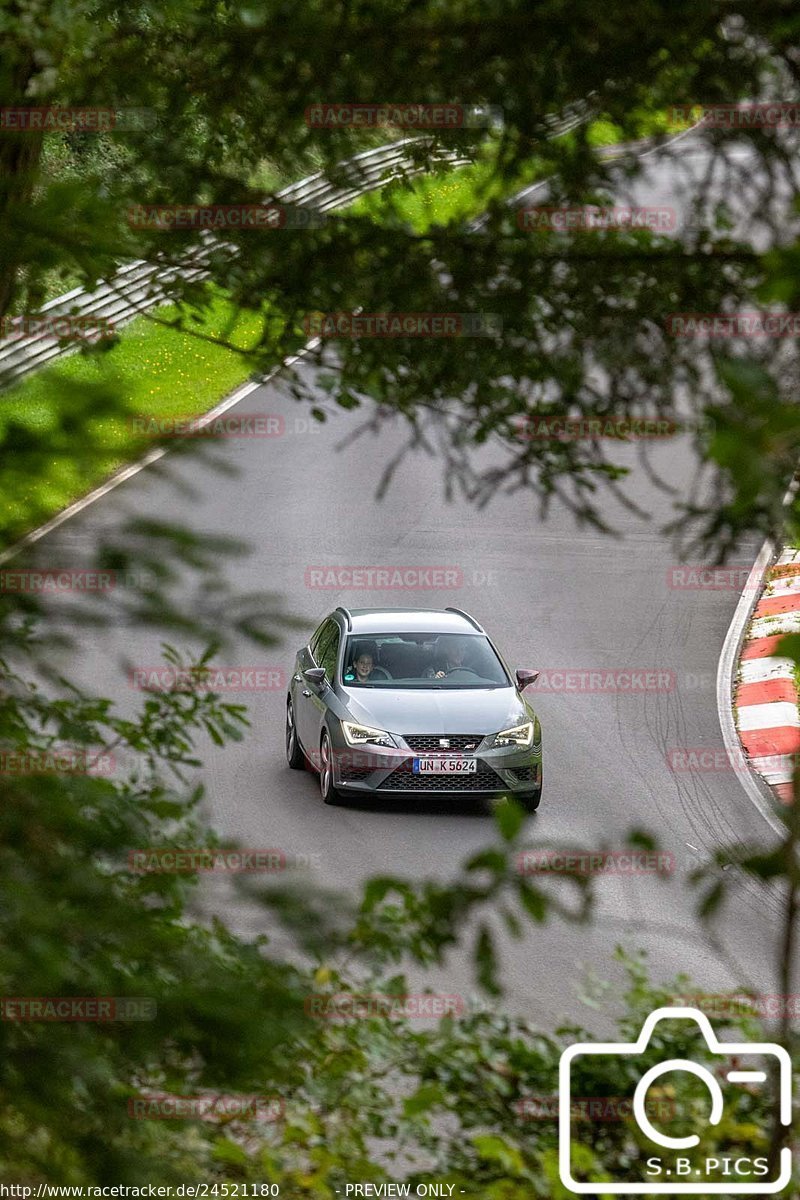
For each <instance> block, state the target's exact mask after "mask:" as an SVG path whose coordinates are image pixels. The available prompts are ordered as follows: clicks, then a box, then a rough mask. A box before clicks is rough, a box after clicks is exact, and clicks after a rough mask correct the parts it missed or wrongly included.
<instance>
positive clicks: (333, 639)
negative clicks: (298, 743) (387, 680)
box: [307, 621, 341, 751]
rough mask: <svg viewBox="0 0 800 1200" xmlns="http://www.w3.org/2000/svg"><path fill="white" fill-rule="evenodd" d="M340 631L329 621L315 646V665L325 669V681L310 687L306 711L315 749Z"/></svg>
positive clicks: (310, 735)
mask: <svg viewBox="0 0 800 1200" xmlns="http://www.w3.org/2000/svg"><path fill="white" fill-rule="evenodd" d="M340 639H341V633H340V630H339V626H338V624H337V622H336V621H331V622H330V625H329V627H326V629H325V630H324V632H323V634H322V637H321V638H320V640H319V645H318V646H317V653H316V659H317V666H319V667H324V669H325V682H324V684H323V685H322V687H320V688H310V689H309V690H310V691H311V695H310V696H309V697H308V700H307V703H308V706H309V707H308V711H309V714H310V730H309V737H310V739H311V741H310V743H309V745H310V747H313V749H314V750H315V751H318V750H319V740H320V735H321V733H322V726H323V724H324V721H325V714H326V713H327V711H328V704H329V703H330V701H331V699H332V698H333V691H332V688H333V682H334V679H335V676H336V663H337V660H338V658H339V642H340Z"/></svg>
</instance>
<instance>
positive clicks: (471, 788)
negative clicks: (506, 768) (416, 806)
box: [378, 761, 506, 792]
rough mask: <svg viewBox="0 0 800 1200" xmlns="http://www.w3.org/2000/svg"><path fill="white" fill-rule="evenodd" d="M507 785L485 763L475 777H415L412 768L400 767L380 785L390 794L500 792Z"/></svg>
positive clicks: (480, 765) (381, 788)
mask: <svg viewBox="0 0 800 1200" xmlns="http://www.w3.org/2000/svg"><path fill="white" fill-rule="evenodd" d="M505 788H506V785H505V784H504V783H503V781H502V779H501V778H500V776H499V775H498V774H497V772H496V771H493V770H492V768H491V767H487V766H486V764H485V763H482V762H480V761H479V762H478V769H477V771H476V772H475V774H474V775H415V774H414V772H413V771H412V770H411V769H410V766H405V767H398V768H397V769H396V770H394V771H392V773H391V775H389V776H387V778H386V779H384V781H383V783H381V784H379V785H378V790H379V791H381V790H383V789H385V790H386V791H390V792H499V791H503V790H505Z"/></svg>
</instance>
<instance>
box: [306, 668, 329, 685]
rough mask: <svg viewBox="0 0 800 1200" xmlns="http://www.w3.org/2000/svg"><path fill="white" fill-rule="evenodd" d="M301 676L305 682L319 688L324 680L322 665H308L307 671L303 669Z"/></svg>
mask: <svg viewBox="0 0 800 1200" xmlns="http://www.w3.org/2000/svg"><path fill="white" fill-rule="evenodd" d="M303 678H304V679H305V681H306V683H310V684H311V685H312V686H313V687H315V688H321V687H322V685H323V683H324V682H325V668H324V667H309V668H308V670H307V671H303Z"/></svg>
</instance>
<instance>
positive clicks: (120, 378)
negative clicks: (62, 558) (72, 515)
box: [0, 295, 264, 543]
mask: <svg viewBox="0 0 800 1200" xmlns="http://www.w3.org/2000/svg"><path fill="white" fill-rule="evenodd" d="M156 315H158V316H159V317H160V318H165V319H174V318H175V316H176V315H177V311H176V310H175V309H174V308H171V307H164V308H160V309H158V310H157V311H156ZM263 320H264V318H263V315H258V314H256V313H253V312H240V313H238V314H236V313H234V312H233V310H232V306H231V304H230V302H229V301H227V300H226V299H225V298H224V297H223V296H222V295H219V296H218V297H217V298H216V299H215V300H214V301H213V303H212V305H211V306H210V308H209V310H208V311H207V312H206V313H205V314H204V317H203V319H202V321H201V322H199V323H198V324H197V326H196V328H197V330H198V331H199V332H202V333H205V334H208V335H211V336H213V337H224V338H225V339H226V340H227V341H229V342H231V343H233V344H234V345H235V346H238V347H240V348H242V349H244V350H246V349H248V348H250V347H252V346H253V345H254V344H255V343H256V342H257V341H258V338H259V335H260V332H261V329H262V327H263ZM252 369H253V368H252V360H249V359H247V358H245V357H243V356H242V355H240V354H238V353H237V352H236V350H233V349H228V348H227V347H224V346H220V345H215V344H213V343H211V342H206V341H202V340H200V339H198V338H196V337H193V336H192V335H191V334H188V333H182V332H180V331H177V330H175V329H170V328H167V327H165V326H162V325H159V324H156V323H154V322H153V321H151V320H148V318H147V317H139V318H137V319H136V320H135V321H133V322H132V323H131V324H130V325H129V326H127V327H126V328H125V330H124V333H123V335H122V337H121V338H120V340H119V341H118V342H117V343H116V344H115V345H114V346H113V347H112V348H111V349H110V350H108V351H107V352H105V353H98V354H89V355H83V354H75V355H72V356H70V357H69V358H66V359H63V360H61V361H60V362H59V363H58V365H57V366H53V367H48V368H45V369H44V370H42V371H40V372H38V373H37V374H35V375H33V376H31V377H30V378H29V379H27V380H25V381H23V382H22V383H20V384H19V385H18V386H16V387H14V388H12V389H10V390H9V391H7V392H5V393H4V394H3V402H2V405H0V439H2V440H3V441H4V442H5V443H6V445H7V447H8V448H9V449H11V450H12V453H11V454H9V455H8V456H7V459H6V465H5V469H4V478H3V484H2V491H0V496H2V501H3V503H2V510H1V515H0V541H2V542H4V543H7V542H8V541H9V540H13V539H14V538H17V537H19V536H21V535H22V534H23V533H24V532H26V531H27V530H29V529H31V528H33V527H35V526H36V525H38V524H40V523H41V522H42V521H45V520H47V519H48V518H49V517H51V516H52V515H53V514H54V513H56V512H58V511H60V510H61V509H62V508H64V507H66V506H67V505H68V504H70V503H71V502H72V501H73V500H75V499H77V498H78V497H79V496H81V495H83V494H84V493H86V492H87V491H89V490H90V489H91V488H92V487H94V486H96V485H97V484H98V483H100V482H101V481H102V480H103V479H105V478H107V477H108V476H109V475H111V474H112V473H113V472H114V471H116V470H117V469H118V468H119V467H121V466H122V465H124V464H125V463H128V462H131V461H132V460H134V459H136V458H137V457H139V456H140V455H141V454H142V453H143V452H144V451H145V450H148V449H150V448H152V446H153V444H154V439H153V437H152V436H150V435H148V434H146V433H145V434H143V433H139V432H136V431H135V430H134V428H133V426H132V423H131V418H132V417H135V416H157V417H160V418H176V417H190V416H196V415H198V414H199V413H203V412H206V411H207V410H208V409H210V408H212V407H213V406H214V405H215V404H216V403H217V402H218V401H219V399H220V397H222V396H224V395H225V394H226V393H227V392H230V391H231V390H232V389H233V388H235V387H236V386H237V385H239V384H241V383H243V382H244V381H245V380H246V379H247V378H248V377H249V376H250V375H251V374H252ZM65 414H68V416H67V417H66V418H65ZM44 434H46V435H47V439H46V445H47V453H46V454H44V453H43V452H42V449H41V445H42V443H41V441H40V439H41V437H42V435H44Z"/></svg>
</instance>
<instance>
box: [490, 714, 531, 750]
mask: <svg viewBox="0 0 800 1200" xmlns="http://www.w3.org/2000/svg"><path fill="white" fill-rule="evenodd" d="M532 745H533V721H524V722H523V723H522V725H514V726H512V728H511V729H501V731H500V733H496V734H495V735H494V741H493V742H492V747H491V748H492V749H493V750H495V749H497V748H498V747H501V746H520V747H524V746H532Z"/></svg>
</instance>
